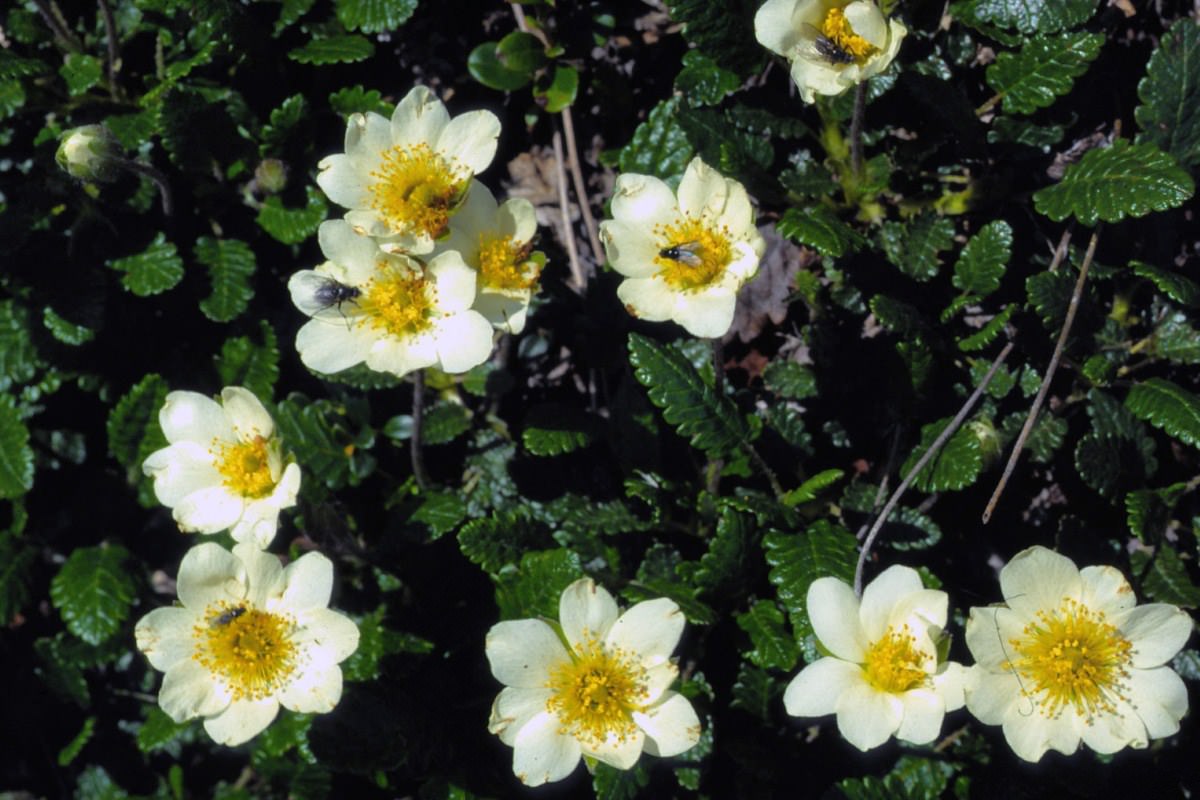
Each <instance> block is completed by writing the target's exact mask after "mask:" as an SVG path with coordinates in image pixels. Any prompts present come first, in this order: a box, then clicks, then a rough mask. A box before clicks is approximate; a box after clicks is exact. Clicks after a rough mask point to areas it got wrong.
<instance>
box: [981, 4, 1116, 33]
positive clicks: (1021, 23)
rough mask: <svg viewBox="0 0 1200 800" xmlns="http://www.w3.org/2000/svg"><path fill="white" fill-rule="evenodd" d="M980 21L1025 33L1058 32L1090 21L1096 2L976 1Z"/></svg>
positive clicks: (1094, 11)
mask: <svg viewBox="0 0 1200 800" xmlns="http://www.w3.org/2000/svg"><path fill="white" fill-rule="evenodd" d="M973 11H974V15H975V17H976V18H978V19H979V20H980V21H983V22H988V23H991V24H993V25H998V26H999V27H1001V28H1015V29H1016V30H1018V31H1020V32H1021V33H1057V32H1058V31H1061V30H1066V29H1067V28H1074V27H1075V26H1076V25H1080V24H1082V23H1084V22H1087V21H1088V20H1089V19H1090V18H1091V16H1092V14H1094V13H1096V0H975V3H974V9H973Z"/></svg>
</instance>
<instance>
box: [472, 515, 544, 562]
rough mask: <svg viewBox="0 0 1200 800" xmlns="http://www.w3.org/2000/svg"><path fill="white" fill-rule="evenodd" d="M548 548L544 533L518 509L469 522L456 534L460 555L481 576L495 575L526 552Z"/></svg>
mask: <svg viewBox="0 0 1200 800" xmlns="http://www.w3.org/2000/svg"><path fill="white" fill-rule="evenodd" d="M548 544H550V539H549V536H548V534H547V531H546V529H545V528H544V527H543V526H541V525H539V524H537V523H536V522H534V521H533V520H532V519H530V517H529V515H528V514H527V513H525V512H524V511H522V510H520V509H517V510H511V511H500V512H495V513H493V514H492V515H491V516H490V517H485V518H484V519H474V520H471V521H470V522H468V523H467V524H466V525H464V526H463V527H462V530H460V531H459V532H458V547H459V549H460V550H462V554H463V555H464V556H466V557H467V560H468V561H470V562H471V563H472V564H474V565H475V566H477V567H479V568H480V569H482V570H483V571H484V572H492V573H496V572H499V571H500V570H501V569H503V568H504V567H505V566H508V565H509V564H516V563H518V562H519V561H520V559H521V556H522V555H523V554H524V553H525V552H526V551H530V550H535V549H539V548H544V547H546V546H547V545H548Z"/></svg>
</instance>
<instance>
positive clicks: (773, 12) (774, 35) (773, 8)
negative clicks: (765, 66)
mask: <svg viewBox="0 0 1200 800" xmlns="http://www.w3.org/2000/svg"><path fill="white" fill-rule="evenodd" d="M802 5H804V4H803V3H797V2H796V0H767V2H765V3H763V5H762V7H761V8H759V9H758V13H757V14H755V15H754V38H755V39H757V40H758V43H759V44H761V45H762V46H763V47H765V48H767V49H768V50H770V51H772V52H774V53H776V54H778V55H781V56H787V55H788V54H789V53H791V52H792V49H793V48H795V47H796V46H797V45H798V44H799V43H800V38H801V37H800V30H801V28H800V25H799V21H798V20H796V10H797V8H799V7H800V6H802Z"/></svg>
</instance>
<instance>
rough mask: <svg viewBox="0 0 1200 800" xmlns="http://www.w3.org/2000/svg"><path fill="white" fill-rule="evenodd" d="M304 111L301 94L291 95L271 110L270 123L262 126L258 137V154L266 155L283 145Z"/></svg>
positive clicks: (304, 105)
mask: <svg viewBox="0 0 1200 800" xmlns="http://www.w3.org/2000/svg"><path fill="white" fill-rule="evenodd" d="M306 110H307V109H306V103H305V101H304V95H302V94H294V95H292V96H291V97H289V98H287V99H286V100H284V101H283V103H281V104H280V105H279V107H278V108H275V109H273V110H272V111H271V116H270V118H269V119H270V121H269V122H268V123H267V124H266V125H264V126H263V129H262V134H261V135H260V136H259V148H258V149H259V153H260V154H262V155H266V154H267V153H270V152H272V151H274V150H277V149H278V148H279V147H280V146H281V145H283V143H284V141H285V140H286V138H287V135H288V133H289V132H290V131H291V130H292V128H294V127H296V125H297V124H298V123H299V122H300V120H302V119H303V118H304V114H305V111H306Z"/></svg>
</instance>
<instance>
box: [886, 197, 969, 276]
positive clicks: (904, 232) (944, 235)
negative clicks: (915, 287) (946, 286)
mask: <svg viewBox="0 0 1200 800" xmlns="http://www.w3.org/2000/svg"><path fill="white" fill-rule="evenodd" d="M879 244H880V247H881V248H882V249H883V253H884V255H885V256H887V260H888V261H890V262H891V263H893V264H895V265H896V266H897V267H899V268H900V271H901V272H903V273H904V274H905V275H908V276H909V277H911V278H913V279H914V280H918V281H928V280H930V279H932V278H934V277H935V276H936V275H937V274H938V266H939V265H938V253H940V252H941V251H943V250H946V249H947V248H949V247H950V246H951V245H953V244H954V223H953V222H952V221H951V220H949V219H947V218H946V217H939V216H938V215H936V214H932V213H928V212H927V213H925V214H922V215H921V216H919V217H917V218H916V219H914V220H912V221H910V222H908V223H907V224H906V223H903V222H885V223H884V224H883V227H882V228H880V231H879Z"/></svg>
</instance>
